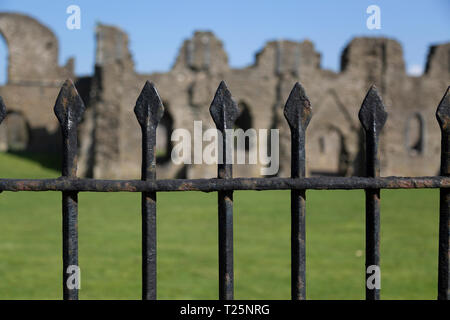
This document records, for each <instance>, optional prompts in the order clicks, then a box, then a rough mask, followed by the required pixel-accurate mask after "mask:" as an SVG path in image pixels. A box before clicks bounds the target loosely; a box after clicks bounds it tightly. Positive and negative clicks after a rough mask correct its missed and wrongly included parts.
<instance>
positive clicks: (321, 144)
mask: <svg viewBox="0 0 450 320" xmlns="http://www.w3.org/2000/svg"><path fill="white" fill-rule="evenodd" d="M319 152H320V154H324V153H325V137H324V136H320V137H319Z"/></svg>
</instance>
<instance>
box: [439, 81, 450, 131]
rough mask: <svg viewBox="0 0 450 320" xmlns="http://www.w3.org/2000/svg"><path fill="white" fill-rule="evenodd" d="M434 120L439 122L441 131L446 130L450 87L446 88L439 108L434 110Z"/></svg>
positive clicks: (447, 127)
mask: <svg viewBox="0 0 450 320" xmlns="http://www.w3.org/2000/svg"><path fill="white" fill-rule="evenodd" d="M436 118H437V121H438V122H439V126H440V127H441V130H448V129H450V128H449V123H450V86H449V87H448V88H447V91H446V92H445V94H444V96H443V97H442V99H441V102H439V106H438V108H437V110H436Z"/></svg>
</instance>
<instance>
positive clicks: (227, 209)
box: [209, 81, 240, 300]
mask: <svg viewBox="0 0 450 320" xmlns="http://www.w3.org/2000/svg"><path fill="white" fill-rule="evenodd" d="M209 112H210V114H211V117H212V118H213V120H214V123H215V124H216V127H217V129H218V130H219V131H221V132H222V133H223V135H222V141H221V146H222V147H221V148H222V150H220V151H219V152H222V159H223V163H220V162H219V164H218V165H217V176H218V178H219V179H231V178H233V162H232V161H231V162H230V161H229V160H232V155H233V145H234V143H233V139H232V138H230V137H229V136H228V135H227V134H226V131H225V130H226V129H232V128H233V124H234V121H236V119H237V117H238V116H239V113H240V112H239V108H238V106H237V103H236V102H235V101H234V99H233V97H232V96H231V92H230V91H229V90H228V88H227V85H226V84H225V82H224V81H221V82H220V85H219V87H218V88H217V91H216V94H215V95H214V99H213V101H212V103H211V106H210V108H209ZM229 156H231V158H229ZM217 200H218V203H217V207H218V214H219V217H218V222H219V226H218V229H219V299H220V300H233V298H234V262H233V261H234V256H233V190H230V191H219V192H218V195H217Z"/></svg>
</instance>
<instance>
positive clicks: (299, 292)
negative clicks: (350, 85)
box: [284, 82, 312, 300]
mask: <svg viewBox="0 0 450 320" xmlns="http://www.w3.org/2000/svg"><path fill="white" fill-rule="evenodd" d="M311 116H312V112H311V103H310V102H309V99H308V97H307V96H306V94H305V90H304V89H303V87H302V86H301V85H300V84H299V83H298V82H297V83H296V84H295V85H294V88H293V89H292V91H291V93H290V95H289V98H288V100H287V102H286V105H285V107H284V117H285V118H286V120H287V122H288V124H289V128H290V129H291V177H292V178H294V179H296V178H304V177H305V164H306V162H305V132H306V128H307V127H308V124H309V121H310V120H311ZM305 209H306V191H305V189H294V190H292V191H291V298H292V300H305V299H306V230H305V214H306V212H305V211H306V210H305Z"/></svg>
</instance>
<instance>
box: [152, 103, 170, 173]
mask: <svg viewBox="0 0 450 320" xmlns="http://www.w3.org/2000/svg"><path fill="white" fill-rule="evenodd" d="M163 105H164V115H163V117H162V118H161V121H160V122H159V124H158V127H157V128H156V161H157V163H158V164H164V163H167V162H168V161H170V154H171V152H172V147H173V146H172V141H171V140H170V135H171V134H172V131H173V118H172V116H171V115H170V112H169V108H168V104H167V103H165V102H163Z"/></svg>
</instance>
